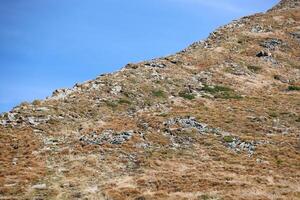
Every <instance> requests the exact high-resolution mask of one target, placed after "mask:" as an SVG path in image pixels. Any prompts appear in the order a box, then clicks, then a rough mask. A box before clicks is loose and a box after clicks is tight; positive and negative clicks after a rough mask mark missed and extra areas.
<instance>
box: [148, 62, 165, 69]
mask: <svg viewBox="0 0 300 200" xmlns="http://www.w3.org/2000/svg"><path fill="white" fill-rule="evenodd" d="M145 66H148V67H157V68H165V67H166V65H165V64H164V63H160V62H151V63H146V64H145Z"/></svg>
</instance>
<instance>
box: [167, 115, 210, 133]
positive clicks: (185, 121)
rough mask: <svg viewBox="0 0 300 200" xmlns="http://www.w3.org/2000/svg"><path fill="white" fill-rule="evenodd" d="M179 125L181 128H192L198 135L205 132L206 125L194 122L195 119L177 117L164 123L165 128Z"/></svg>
mask: <svg viewBox="0 0 300 200" xmlns="http://www.w3.org/2000/svg"><path fill="white" fill-rule="evenodd" d="M175 124H177V125H179V126H180V127H181V128H194V129H196V130H197V131H198V132H199V133H203V132H205V131H207V128H206V127H207V125H206V124H203V123H199V122H197V121H196V118H195V117H182V118H181V117H178V118H173V119H169V120H168V121H166V122H165V123H164V125H165V126H171V125H175Z"/></svg>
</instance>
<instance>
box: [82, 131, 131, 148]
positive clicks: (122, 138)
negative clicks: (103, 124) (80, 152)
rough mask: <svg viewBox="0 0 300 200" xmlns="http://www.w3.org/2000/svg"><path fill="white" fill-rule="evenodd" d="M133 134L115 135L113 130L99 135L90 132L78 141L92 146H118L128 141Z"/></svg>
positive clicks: (124, 132)
mask: <svg viewBox="0 0 300 200" xmlns="http://www.w3.org/2000/svg"><path fill="white" fill-rule="evenodd" d="M133 134H134V132H133V131H123V132H120V133H116V132H114V131H113V130H107V131H104V132H102V133H100V134H98V133H97V132H92V133H90V134H88V135H84V136H82V137H81V138H80V139H79V141H81V142H84V143H87V144H94V145H103V144H114V145H120V144H123V143H124V142H126V141H128V140H130V138H131V137H132V136H133Z"/></svg>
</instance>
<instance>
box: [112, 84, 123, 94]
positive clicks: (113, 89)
mask: <svg viewBox="0 0 300 200" xmlns="http://www.w3.org/2000/svg"><path fill="white" fill-rule="evenodd" d="M121 91H122V87H121V86H119V85H116V86H114V87H113V88H112V89H111V92H110V93H111V94H114V95H117V94H118V93H120V92H121Z"/></svg>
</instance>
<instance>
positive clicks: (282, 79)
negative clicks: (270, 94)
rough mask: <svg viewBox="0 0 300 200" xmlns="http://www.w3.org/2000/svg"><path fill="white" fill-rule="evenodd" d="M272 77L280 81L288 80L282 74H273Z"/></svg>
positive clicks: (286, 81) (287, 81) (285, 81)
mask: <svg viewBox="0 0 300 200" xmlns="http://www.w3.org/2000/svg"><path fill="white" fill-rule="evenodd" d="M274 79H275V80H278V81H281V82H282V83H289V82H290V81H289V80H288V79H286V78H284V77H283V76H281V75H275V76H274Z"/></svg>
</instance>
